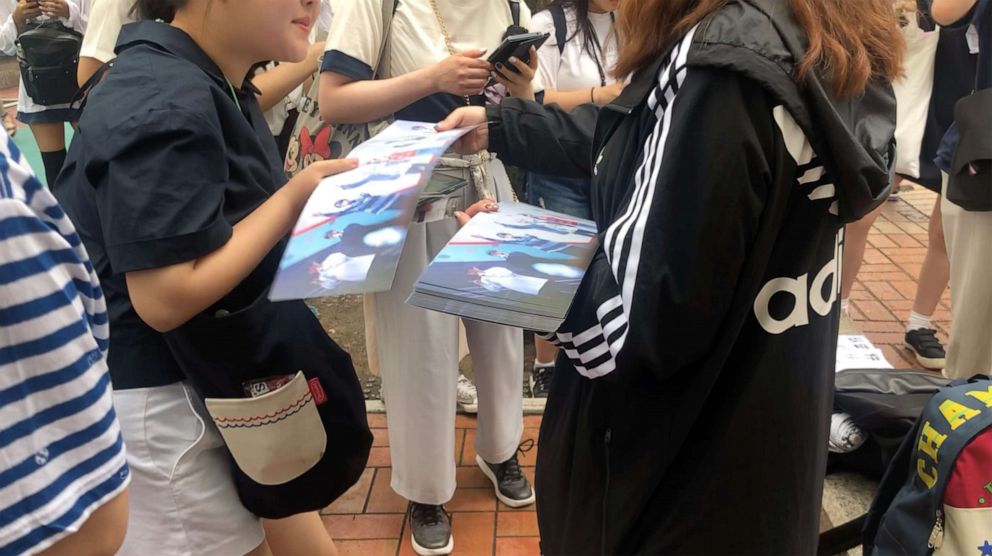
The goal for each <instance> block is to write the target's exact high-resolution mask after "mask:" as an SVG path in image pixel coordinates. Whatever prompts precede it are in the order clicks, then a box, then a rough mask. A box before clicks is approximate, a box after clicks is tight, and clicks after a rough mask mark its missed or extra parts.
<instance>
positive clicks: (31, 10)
mask: <svg viewBox="0 0 992 556" xmlns="http://www.w3.org/2000/svg"><path fill="white" fill-rule="evenodd" d="M40 15H42V11H41V6H40V5H39V4H38V0H17V7H15V8H14V13H13V14H11V17H12V18H13V19H14V26H15V27H17V30H18V31H20V30H21V28H23V27H24V24H25V23H27V21H28V20H29V19H34V18H36V17H38V16H40Z"/></svg>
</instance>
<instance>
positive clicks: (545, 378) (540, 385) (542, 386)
mask: <svg viewBox="0 0 992 556" xmlns="http://www.w3.org/2000/svg"><path fill="white" fill-rule="evenodd" d="M553 371H554V367H544V368H542V369H540V370H539V371H538V372H536V373H534V389H535V390H546V389H548V388H550V387H551V375H552V372H553Z"/></svg>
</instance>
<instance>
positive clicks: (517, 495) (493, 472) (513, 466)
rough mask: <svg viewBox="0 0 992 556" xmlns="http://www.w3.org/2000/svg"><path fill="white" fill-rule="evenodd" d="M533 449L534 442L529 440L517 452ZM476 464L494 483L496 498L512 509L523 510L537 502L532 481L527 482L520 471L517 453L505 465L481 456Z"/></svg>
mask: <svg viewBox="0 0 992 556" xmlns="http://www.w3.org/2000/svg"><path fill="white" fill-rule="evenodd" d="M533 447H534V441H533V440H528V441H524V443H523V444H521V448H520V449H518V450H517V451H518V452H525V453H526V452H529V451H530V450H531V448H533ZM475 462H476V463H477V464H479V468H480V469H482V472H483V473H484V474H485V475H486V477H489V480H490V481H492V483H493V487H494V488H495V489H496V498H498V499H499V501H500V502H502V503H504V504H506V505H507V506H510V507H511V508H522V507H524V506H527V505H530V504H533V503H534V500H536V497H535V496H534V489H533V488H531V486H530V481H528V480H527V477H526V475H524V472H523V470H522V469H520V463H519V462H518V461H517V454H516V453H514V454H513V457H511V458H510V459H508V460H506V461H504V462H503V463H489V462H488V461H486V460H484V459H482V456H479V455H476V456H475Z"/></svg>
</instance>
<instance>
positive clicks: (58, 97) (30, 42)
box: [16, 20, 83, 106]
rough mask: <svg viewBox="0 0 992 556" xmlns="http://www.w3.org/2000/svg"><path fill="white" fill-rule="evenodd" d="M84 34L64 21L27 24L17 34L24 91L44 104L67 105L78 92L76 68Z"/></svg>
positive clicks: (18, 61)
mask: <svg viewBox="0 0 992 556" xmlns="http://www.w3.org/2000/svg"><path fill="white" fill-rule="evenodd" d="M82 44H83V35H82V33H80V32H78V31H76V30H74V29H70V28H69V27H66V26H65V25H64V24H63V23H62V22H61V21H58V20H49V21H45V22H43V23H39V24H37V25H34V26H31V27H28V28H27V29H25V30H24V31H22V32H21V33H20V34H19V35H18V36H17V41H16V45H17V64H18V65H19V66H20V69H21V80H22V81H23V83H24V90H25V92H26V93H27V94H28V96H29V97H31V99H32V100H34V101H35V102H36V103H38V104H40V105H41V106H56V105H59V104H68V103H70V102H71V101H72V100H73V98H74V97H75V96H76V93H77V92H78V91H79V84H78V82H77V81H76V70H77V69H78V67H79V49H80V47H81V46H82Z"/></svg>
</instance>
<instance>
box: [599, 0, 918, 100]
mask: <svg viewBox="0 0 992 556" xmlns="http://www.w3.org/2000/svg"><path fill="white" fill-rule="evenodd" d="M730 1H731V0H623V1H622V2H620V10H619V11H620V17H619V18H618V21H617V26H618V29H619V31H620V37H621V50H620V58H619V60H618V61H617V66H616V68H615V69H614V73H615V74H616V76H617V77H619V78H625V77H627V76H629V75H630V74H632V73H634V72H636V71H637V70H638V69H640V68H642V67H644V66H645V65H647V64H649V63H650V62H651V61H653V60H654V59H655V58H657V57H658V56H660V55H661V54H662V53H663V52H664V50H665V49H666V48H667V47H668V46H669V44H670V43H671V41H673V40H676V39H677V38H678V37H680V36H682V34H684V33H685V32H687V31H688V30H689V29H691V28H692V27H693V26H694V25H696V24H697V23H699V22H700V21H702V19H703V18H705V17H706V16H707V15H709V14H711V13H713V12H716V11H717V10H719V9H721V8H723V7H724V6H726V5H727V4H729V3H730ZM781 1H782V3H783V4H785V3H787V4H788V6H789V8H790V9H791V10H792V13H793V16H794V17H795V19H796V22H797V23H798V24H799V26H800V27H802V29H803V31H805V32H806V36H807V38H808V41H809V47H808V49H807V51H806V56H805V58H803V59H802V60H801V61H800V63H799V65H798V67H797V69H796V73H797V75H796V77H797V78H798V79H799V80H800V81H802V80H803V79H805V78H807V77H808V76H809V75H811V74H812V73H816V74H818V75H820V76H822V77H824V78H825V79H826V80H827V81H828V82H829V83H830V87H831V89H832V90H833V93H834V94H835V95H837V96H838V97H851V96H855V95H858V94H860V93H862V92H863V91H864V89H865V87H866V86H867V84H868V82H869V81H870V80H873V79H887V80H892V79H895V78H896V77H898V76H899V75H900V72H901V64H902V56H903V52H904V50H905V41H904V40H903V38H902V34H901V33H900V31H899V25H898V22H897V20H896V14H895V10H894V9H893V7H892V2H891V1H890V0H781Z"/></svg>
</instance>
